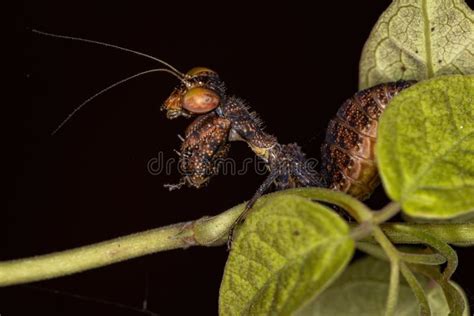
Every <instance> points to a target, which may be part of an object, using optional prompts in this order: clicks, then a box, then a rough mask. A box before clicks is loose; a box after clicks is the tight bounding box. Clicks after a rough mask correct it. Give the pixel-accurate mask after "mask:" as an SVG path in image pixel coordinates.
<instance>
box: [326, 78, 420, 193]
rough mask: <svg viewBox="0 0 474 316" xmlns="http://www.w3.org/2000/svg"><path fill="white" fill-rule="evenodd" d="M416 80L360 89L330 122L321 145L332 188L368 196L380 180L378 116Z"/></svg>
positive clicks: (328, 179) (329, 185)
mask: <svg viewBox="0 0 474 316" xmlns="http://www.w3.org/2000/svg"><path fill="white" fill-rule="evenodd" d="M413 83H414V81H398V82H391V83H384V84H379V85H377V86H374V87H372V88H369V89H365V90H362V91H359V92H357V93H356V94H355V95H354V96H353V97H352V98H350V99H348V100H346V101H345V102H344V104H343V105H342V106H341V107H340V108H339V110H338V111H337V115H336V117H335V118H333V119H332V120H331V121H330V122H329V126H328V128H327V130H326V138H325V141H324V143H323V145H322V147H321V163H322V168H321V173H322V175H323V178H324V180H325V182H326V185H327V187H328V188H331V189H334V190H338V191H343V192H346V193H349V194H350V195H352V196H354V197H357V198H359V199H365V198H367V197H368V196H370V194H371V193H372V192H373V190H374V189H375V187H376V186H377V185H378V184H379V183H380V179H379V176H378V172H377V166H376V164H375V143H376V140H377V127H378V120H379V117H380V115H381V114H382V112H383V111H384V110H385V108H386V106H387V105H388V103H389V102H390V100H391V99H392V98H393V97H394V96H395V95H396V94H397V93H399V92H400V91H401V90H403V89H405V88H408V87H409V86H411V85H412V84H413Z"/></svg>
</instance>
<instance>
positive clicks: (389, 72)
mask: <svg viewBox="0 0 474 316" xmlns="http://www.w3.org/2000/svg"><path fill="white" fill-rule="evenodd" d="M359 69H360V70H359V88H360V89H365V88H368V87H372V86H374V85H376V84H379V83H382V82H390V81H397V80H400V79H415V80H423V79H427V78H431V77H434V76H439V75H448V74H474V12H473V11H472V10H471V9H470V8H469V7H468V6H467V4H466V3H465V2H464V1H463V0H395V1H393V2H392V4H391V5H390V6H389V7H388V8H387V10H386V11H385V12H384V13H383V14H382V15H381V16H380V18H379V20H378V21H377V23H376V24H375V26H374V28H373V29H372V32H371V34H370V36H369V38H368V40H367V42H366V43H365V46H364V49H363V50H362V56H361V60H360V67H359Z"/></svg>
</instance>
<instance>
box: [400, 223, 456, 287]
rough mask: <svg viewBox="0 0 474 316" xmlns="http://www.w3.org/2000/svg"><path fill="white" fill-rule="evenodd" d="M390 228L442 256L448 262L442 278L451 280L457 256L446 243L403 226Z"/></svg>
mask: <svg viewBox="0 0 474 316" xmlns="http://www.w3.org/2000/svg"><path fill="white" fill-rule="evenodd" d="M392 227H393V228H394V229H395V230H396V231H398V232H402V233H405V234H407V235H409V236H412V237H414V239H417V240H418V242H421V243H424V244H426V245H428V246H430V247H432V248H434V249H435V250H437V251H438V252H439V253H440V254H441V255H443V256H444V257H445V258H446V260H447V261H448V264H447V265H446V269H445V270H444V272H443V276H444V278H445V279H446V280H449V279H450V278H451V276H452V275H453V273H454V271H456V268H457V266H458V256H457V254H456V251H454V249H453V248H451V247H450V246H449V245H448V244H447V243H446V242H444V241H442V240H439V239H438V238H436V237H434V235H431V234H428V233H426V232H423V231H420V230H418V229H416V228H415V227H406V226H403V225H393V226H392Z"/></svg>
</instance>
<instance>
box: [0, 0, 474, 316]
mask: <svg viewBox="0 0 474 316" xmlns="http://www.w3.org/2000/svg"><path fill="white" fill-rule="evenodd" d="M473 37H474V26H473V13H472V11H471V10H470V9H469V8H468V7H467V6H466V5H465V4H464V3H463V2H461V1H440V0H432V1H429V0H424V1H421V0H419V1H415V0H412V1H403V4H402V1H395V2H394V3H393V4H392V5H391V6H390V8H388V9H387V11H386V12H385V13H384V14H383V15H382V17H381V18H380V20H379V22H378V23H377V25H376V27H375V28H374V31H373V32H372V34H371V36H370V38H369V40H368V42H367V44H366V47H365V48H364V52H363V56H362V60H361V67H360V68H361V72H360V78H361V79H360V87H361V88H364V87H368V86H372V85H375V84H377V83H380V82H385V81H394V80H398V79H417V80H419V81H421V82H420V83H419V84H417V85H415V86H413V87H412V88H410V89H407V90H406V91H404V92H402V93H401V94H400V95H399V96H397V97H396V98H395V99H394V100H393V102H391V104H390V107H389V108H388V110H387V111H386V113H384V115H383V117H382V119H381V122H380V129H379V139H378V144H377V157H378V166H379V170H380V174H381V177H382V180H383V185H384V188H385V190H386V191H387V193H388V195H389V196H390V198H391V199H392V201H393V202H392V203H390V204H388V205H387V206H386V207H385V208H383V209H382V210H380V211H377V212H374V211H372V210H370V209H368V208H367V207H366V206H365V205H364V204H362V203H361V202H359V201H357V200H355V199H353V198H351V197H349V196H346V195H344V194H342V193H338V192H333V191H329V190H325V189H320V188H304V189H294V190H288V191H283V192H277V193H273V194H269V195H267V196H265V197H263V198H262V199H260V200H259V201H258V202H257V204H256V205H255V211H254V213H252V214H251V216H249V218H248V219H247V221H246V222H245V224H244V225H243V226H242V227H241V229H239V230H238V231H237V234H236V239H235V241H234V244H233V249H232V251H231V253H230V256H229V260H228V263H227V265H226V270H225V275H224V278H223V282H222V287H221V297H220V311H221V314H223V315H229V314H246V313H247V314H291V313H294V312H296V313H299V314H314V315H328V314H351V313H352V314H357V313H361V312H364V313H365V314H368V313H372V314H375V315H377V314H380V313H384V312H385V314H387V315H390V314H395V313H396V314H397V315H398V314H403V313H405V314H412V313H413V312H414V311H419V312H420V313H421V314H423V315H428V314H430V311H431V312H436V313H437V314H441V315H444V314H448V313H451V314H453V315H462V314H463V313H464V315H467V314H468V313H469V312H468V306H467V304H466V303H465V300H464V298H463V294H462V290H461V289H459V288H458V287H457V286H456V285H455V284H453V283H452V282H451V281H450V277H451V275H452V274H453V273H454V271H455V269H456V265H457V257H456V253H455V252H454V250H453V249H452V248H451V247H450V244H453V245H460V246H471V245H472V244H473V243H474V223H473V222H472V220H471V219H472V215H473V212H474V189H473V188H474V159H473V157H474V124H473V123H474V77H473V76H472V74H473V73H474V62H473V58H472V56H473V54H474V49H473V45H474V44H473V42H474V41H473ZM445 75H448V76H445ZM315 201H322V202H326V203H331V204H335V205H337V206H339V207H340V208H341V209H343V210H345V211H346V212H348V213H349V214H350V215H351V216H352V217H353V218H354V219H355V221H356V222H355V223H352V222H346V221H345V220H343V219H342V218H341V217H339V215H337V213H336V212H334V210H332V209H330V208H328V207H327V206H324V205H322V204H320V203H317V202H315ZM242 209H243V205H238V206H236V207H234V208H232V209H231V210H229V211H226V212H224V213H222V214H220V215H217V216H215V217H211V218H202V219H199V220H196V221H191V222H187V223H181V224H176V225H173V226H168V227H163V228H158V229H156V230H152V231H148V232H143V233H139V234H135V235H132V236H126V237H122V238H119V239H115V240H111V241H106V242H103V243H100V244H96V245H91V246H87V247H82V248H78V249H73V250H69V251H65V252H61V253H56V254H50V255H45V256H40V257H35V258H30V259H21V260H15V261H10V262H3V263H0V284H1V285H11V284H18V283H24V282H30V281H34V280H41V279H47V278H52V277H57V276H62V275H66V274H70V273H75V272H78V271H83V270H86V269H91V268H94V267H99V266H104V265H107V264H111V263H113V262H118V261H122V260H126V259H129V258H133V257H137V256H141V255H144V254H147V253H151V252H156V251H163V250H168V249H174V248H186V247H189V246H193V245H204V246H217V245H222V244H224V242H225V240H226V238H227V233H228V231H229V228H230V227H231V225H232V223H233V222H234V220H235V219H236V218H237V217H238V215H239V214H240V212H241V211H242ZM401 209H402V210H403V214H405V215H406V216H407V222H403V223H388V222H387V221H388V220H389V219H390V218H391V217H393V216H394V215H396V214H397V213H398V212H399V211H400V210H401ZM406 244H412V245H417V246H416V247H410V248H402V247H400V245H406ZM420 245H424V246H420ZM425 246H426V247H425ZM355 249H358V250H360V251H362V252H365V253H368V254H370V255H371V257H374V258H377V259H379V260H378V261H377V260H375V259H362V260H360V261H356V262H354V263H353V264H350V265H349V263H350V261H351V258H352V256H353V254H354V251H355ZM383 261H388V262H389V263H390V264H389V265H388V264H385V263H384V262H383ZM440 266H443V267H444V269H442V270H440V268H439V267H440ZM400 273H401V275H402V277H400ZM411 291H413V293H414V294H415V295H412V294H411ZM387 292H388V296H387V295H386V294H385V293H387ZM369 297H370V298H371V299H370V304H368V302H369V300H367V298H369ZM348 298H350V299H349V300H348ZM340 300H343V302H344V303H343V304H341V301H340ZM348 303H351V304H348ZM344 308H345V309H344Z"/></svg>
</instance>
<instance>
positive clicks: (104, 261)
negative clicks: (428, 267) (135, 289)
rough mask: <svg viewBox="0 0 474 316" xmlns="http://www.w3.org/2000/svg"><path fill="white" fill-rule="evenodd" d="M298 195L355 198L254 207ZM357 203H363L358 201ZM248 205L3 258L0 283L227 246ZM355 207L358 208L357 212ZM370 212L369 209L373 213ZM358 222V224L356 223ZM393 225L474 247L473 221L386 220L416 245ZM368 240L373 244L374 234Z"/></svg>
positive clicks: (320, 192) (393, 233) (396, 238)
mask: <svg viewBox="0 0 474 316" xmlns="http://www.w3.org/2000/svg"><path fill="white" fill-rule="evenodd" d="M281 194H296V195H299V196H302V197H307V198H311V199H317V200H321V201H327V202H333V200H331V199H335V200H337V201H339V202H338V203H336V204H338V205H340V206H341V207H346V206H348V205H347V204H348V203H353V202H354V200H353V199H352V198H350V197H345V196H344V195H343V194H342V193H339V192H330V191H329V190H325V189H314V188H308V189H295V190H287V191H279V192H275V193H272V194H268V195H265V196H263V197H262V198H261V199H259V200H258V201H257V203H256V205H255V207H258V206H259V204H260V203H265V201H266V200H267V199H268V198H270V197H272V196H275V195H281ZM355 201H356V202H357V203H359V204H361V203H360V202H358V201H357V200H355ZM357 203H356V206H352V208H351V209H352V210H353V212H354V215H355V216H357V217H358V218H359V220H361V219H363V218H367V217H369V216H372V215H371V214H367V208H366V207H365V206H364V205H363V204H361V205H359V204H357ZM244 207H245V203H242V204H240V205H237V206H235V207H233V208H231V209H229V210H228V211H226V212H223V213H221V214H219V215H216V216H213V217H205V218H201V219H198V220H195V221H191V222H186V223H180V224H175V225H170V226H166V227H162V228H157V229H152V230H148V231H144V232H141V233H137V234H132V235H128V236H124V237H120V238H116V239H111V240H108V241H104V242H100V243H96V244H92V245H88V246H84V247H79V248H75V249H70V250H65V251H60V252H55V253H51V254H47V255H42V256H36V257H31V258H24V259H18V260H11V261H4V262H0V286H8V285H13V284H20V283H26V282H33V281H39V280H46V279H51V278H55V277H60V276H65V275H68V274H72V273H77V272H81V271H86V270H90V269H94V268H99V267H103V266H106V265H110V264H113V263H116V262H120V261H124V260H128V259H132V258H136V257H140V256H144V255H148V254H151V253H155V252H160V251H166V250H170V249H179V248H187V247H190V246H220V245H223V244H225V242H226V240H227V235H228V232H229V229H230V228H231V227H232V225H233V224H234V222H235V220H236V218H237V217H238V216H239V214H240V213H241V212H242V211H243V209H244ZM354 210H355V211H354ZM369 212H370V211H369ZM353 225H354V226H356V224H355V223H354V224H353ZM363 225H364V223H362V225H357V226H361V227H362V228H363V229H362V230H359V231H358V232H357V231H355V233H357V235H358V237H361V236H364V235H367V234H368V232H370V230H371V229H372V227H368V226H367V227H365V226H363ZM394 225H399V226H402V227H416V228H417V230H420V231H422V232H425V233H428V234H431V235H435V236H436V237H437V238H438V239H440V240H441V241H443V242H446V243H449V244H456V245H465V246H467V245H474V223H468V224H409V223H400V224H392V223H386V224H382V225H381V228H382V229H383V232H384V233H385V234H386V235H387V236H388V238H389V239H390V240H391V241H392V242H393V243H401V244H414V243H418V242H419V241H418V238H413V237H411V236H410V235H407V234H406V233H403V232H400V230H399V229H397V228H396V227H395V228H394ZM364 241H368V242H374V240H373V239H371V238H370V237H368V238H365V239H364Z"/></svg>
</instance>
